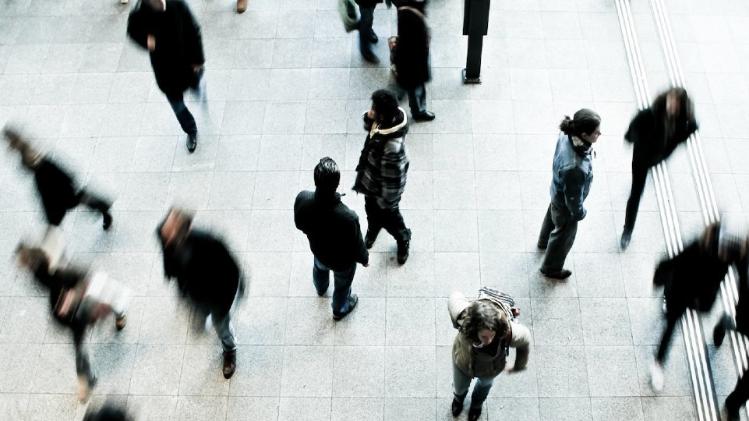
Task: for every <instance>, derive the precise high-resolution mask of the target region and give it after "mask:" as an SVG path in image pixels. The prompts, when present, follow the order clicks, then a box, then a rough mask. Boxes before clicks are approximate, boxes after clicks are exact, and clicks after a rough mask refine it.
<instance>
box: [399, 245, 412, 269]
mask: <svg viewBox="0 0 749 421" xmlns="http://www.w3.org/2000/svg"><path fill="white" fill-rule="evenodd" d="M410 246H411V240H405V241H398V264H399V265H402V264H404V263H406V260H408V249H409V248H410Z"/></svg>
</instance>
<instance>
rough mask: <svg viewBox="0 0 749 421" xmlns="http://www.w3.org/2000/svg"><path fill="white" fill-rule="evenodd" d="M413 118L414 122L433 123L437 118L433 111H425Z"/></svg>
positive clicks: (414, 115)
mask: <svg viewBox="0 0 749 421" xmlns="http://www.w3.org/2000/svg"><path fill="white" fill-rule="evenodd" d="M412 117H413V119H414V121H432V120H434V117H436V116H435V115H434V113H433V112H431V111H424V112H423V113H416V114H413V115H412Z"/></svg>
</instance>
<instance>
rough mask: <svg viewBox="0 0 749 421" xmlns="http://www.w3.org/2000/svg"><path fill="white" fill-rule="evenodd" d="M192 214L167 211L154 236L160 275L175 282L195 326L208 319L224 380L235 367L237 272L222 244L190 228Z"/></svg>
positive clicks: (239, 276) (239, 279)
mask: <svg viewBox="0 0 749 421" xmlns="http://www.w3.org/2000/svg"><path fill="white" fill-rule="evenodd" d="M192 221H193V215H192V213H190V212H188V211H186V210H184V209H178V208H172V209H170V210H169V213H168V214H167V216H166V218H165V219H164V221H163V222H162V223H161V224H160V225H159V227H158V228H157V230H156V234H157V236H158V238H159V241H160V243H161V249H162V251H163V254H164V275H165V276H166V278H167V280H170V279H172V278H176V279H177V286H178V287H179V291H180V292H181V293H182V296H183V297H184V298H185V299H186V300H188V302H189V303H190V304H191V307H192V310H193V314H192V317H193V322H194V324H195V326H201V327H202V326H205V322H206V320H207V318H208V317H209V316H210V317H211V321H212V322H213V327H214V328H215V329H216V333H217V334H218V337H219V339H220V340H221V345H222V347H223V350H224V364H223V369H222V371H223V374H224V378H227V379H229V378H231V376H232V375H234V371H235V370H236V367H237V345H236V342H235V340H234V329H233V327H232V324H231V314H230V313H231V309H232V306H233V304H234V302H235V301H236V300H237V299H238V298H239V297H241V296H242V295H243V294H244V280H243V277H242V272H241V269H240V268H239V265H238V264H237V261H236V260H235V259H234V256H232V254H231V253H230V252H229V249H228V247H227V246H226V245H225V244H224V242H223V241H222V240H221V239H219V238H217V237H215V236H214V235H212V234H210V233H208V232H205V231H202V230H197V229H193V228H192Z"/></svg>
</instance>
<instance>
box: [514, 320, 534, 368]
mask: <svg viewBox="0 0 749 421" xmlns="http://www.w3.org/2000/svg"><path fill="white" fill-rule="evenodd" d="M511 325H512V339H511V340H510V346H511V347H513V348H515V364H514V365H513V367H512V371H522V370H524V369H525V367H526V366H527V365H528V354H530V344H531V331H530V330H529V329H528V328H527V327H525V326H523V325H522V324H520V323H518V322H511Z"/></svg>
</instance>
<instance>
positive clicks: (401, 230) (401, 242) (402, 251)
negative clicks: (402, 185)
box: [381, 207, 411, 265]
mask: <svg viewBox="0 0 749 421" xmlns="http://www.w3.org/2000/svg"><path fill="white" fill-rule="evenodd" d="M381 212H382V216H383V218H382V221H383V224H382V225H383V227H384V228H385V230H386V231H387V232H388V233H390V235H392V236H393V238H395V241H396V243H397V244H398V263H399V264H401V265H402V264H404V263H406V260H408V253H409V248H410V247H411V230H410V229H408V228H406V223H405V222H404V221H403V215H402V214H401V211H400V208H398V207H395V208H392V209H382V210H381Z"/></svg>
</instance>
